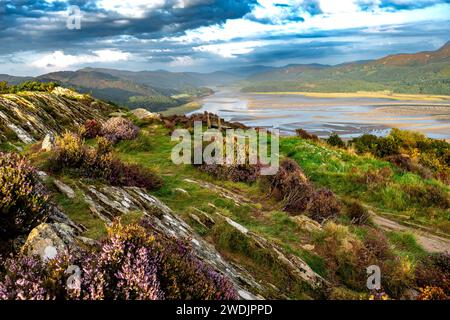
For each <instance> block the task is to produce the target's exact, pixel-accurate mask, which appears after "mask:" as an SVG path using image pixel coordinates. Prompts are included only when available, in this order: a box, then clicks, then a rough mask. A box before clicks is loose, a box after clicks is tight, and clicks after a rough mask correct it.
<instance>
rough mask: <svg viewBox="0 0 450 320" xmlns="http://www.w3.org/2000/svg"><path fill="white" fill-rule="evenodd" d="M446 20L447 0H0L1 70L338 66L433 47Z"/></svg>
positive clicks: (442, 38) (444, 37)
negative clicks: (74, 22)
mask: <svg viewBox="0 0 450 320" xmlns="http://www.w3.org/2000/svg"><path fill="white" fill-rule="evenodd" d="M70 5H77V6H79V7H80V9H81V11H82V21H81V30H69V29H67V28H66V21H67V17H68V12H67V9H68V7H69V6H70ZM449 26H450V0H414V1H413V0H339V1H337V0H248V1H242V0H134V1H118V0H0V43H1V45H0V61H2V63H1V64H0V73H2V72H8V73H14V74H19V73H20V74H36V73H38V72H42V71H43V70H44V71H46V70H64V69H73V68H78V67H83V66H85V65H87V64H102V65H105V64H108V63H109V67H121V68H123V69H133V70H139V69H164V68H168V69H171V68H183V67H186V69H187V68H192V69H195V70H201V71H209V70H212V69H214V68H218V66H220V65H221V63H226V64H227V65H230V66H232V65H234V64H236V65H239V64H244V65H248V64H251V63H259V64H267V65H271V64H272V65H273V64H282V63H286V62H288V63H303V62H308V63H310V62H313V61H314V59H316V60H317V61H320V62H322V63H323V62H325V63H327V59H328V60H329V63H336V62H343V61H349V60H357V59H364V58H366V57H377V56H382V55H384V54H391V53H395V50H402V51H409V52H413V51H418V50H425V49H429V50H431V49H435V48H437V47H438V46H440V45H442V44H443V43H445V42H446V41H448V40H449V39H448V30H449Z"/></svg>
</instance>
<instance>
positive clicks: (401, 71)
mask: <svg viewBox="0 0 450 320" xmlns="http://www.w3.org/2000/svg"><path fill="white" fill-rule="evenodd" d="M266 79H270V80H266ZM384 90H388V91H392V92H398V93H416V94H419V93H423V94H443V95H450V42H448V43H447V44H445V45H444V46H443V47H442V48H440V49H438V50H436V51H426V52H419V53H415V54H397V55H390V56H387V57H384V58H381V59H378V60H373V61H358V62H352V63H345V64H341V65H337V66H333V67H331V66H321V65H306V66H304V65H300V66H286V67H282V68H277V69H275V70H272V71H269V72H263V73H259V74H255V75H252V76H250V77H249V78H247V81H246V82H245V83H244V84H243V91H247V92H251V91H262V92H264V91H288V92H289V91H298V92H356V91H384Z"/></svg>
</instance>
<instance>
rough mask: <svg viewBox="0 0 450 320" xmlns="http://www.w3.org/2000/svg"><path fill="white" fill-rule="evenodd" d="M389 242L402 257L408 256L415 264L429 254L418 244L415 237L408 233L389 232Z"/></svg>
mask: <svg viewBox="0 0 450 320" xmlns="http://www.w3.org/2000/svg"><path fill="white" fill-rule="evenodd" d="M387 235H388V238H389V241H390V242H391V243H392V244H393V245H394V247H395V250H396V252H397V253H398V254H400V255H402V256H407V257H408V258H410V259H411V260H412V261H413V262H415V261H418V260H420V259H422V258H424V257H425V256H426V255H427V252H426V251H425V250H424V249H423V248H422V247H421V246H420V245H419V244H418V243H417V240H416V239H415V237H414V235H413V234H411V233H408V232H388V234H387Z"/></svg>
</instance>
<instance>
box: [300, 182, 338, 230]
mask: <svg viewBox="0 0 450 320" xmlns="http://www.w3.org/2000/svg"><path fill="white" fill-rule="evenodd" d="M306 211H307V212H308V215H309V216H310V217H311V219H313V220H315V221H317V222H320V223H322V222H324V221H326V220H329V219H333V218H336V217H337V216H338V215H339V213H340V211H341V204H340V203H339V201H338V199H337V198H336V196H335V194H334V193H333V192H332V191H330V190H328V189H320V190H318V191H317V192H315V193H313V195H312V197H311V200H310V201H309V203H308V206H307V208H306Z"/></svg>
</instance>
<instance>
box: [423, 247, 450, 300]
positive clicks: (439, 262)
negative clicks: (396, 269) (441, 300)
mask: <svg viewBox="0 0 450 320" xmlns="http://www.w3.org/2000/svg"><path fill="white" fill-rule="evenodd" d="M415 278H416V283H417V285H418V286H419V287H422V288H424V287H439V288H442V289H443V290H444V293H445V294H446V295H447V296H450V254H449V253H440V254H431V255H428V256H426V257H425V258H424V259H422V260H421V261H420V263H418V265H417V266H416V271H415Z"/></svg>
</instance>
